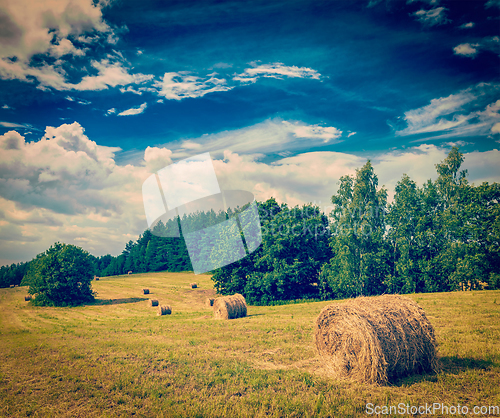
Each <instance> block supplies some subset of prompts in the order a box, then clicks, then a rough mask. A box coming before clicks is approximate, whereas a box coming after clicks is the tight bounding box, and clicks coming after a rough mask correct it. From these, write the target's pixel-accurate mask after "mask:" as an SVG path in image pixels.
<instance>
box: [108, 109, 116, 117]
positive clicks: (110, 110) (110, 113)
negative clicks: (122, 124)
mask: <svg viewBox="0 0 500 418" xmlns="http://www.w3.org/2000/svg"><path fill="white" fill-rule="evenodd" d="M113 113H116V109H115V108H114V107H112V108H111V109H108V110H107V111H106V116H109V115H112V114H113Z"/></svg>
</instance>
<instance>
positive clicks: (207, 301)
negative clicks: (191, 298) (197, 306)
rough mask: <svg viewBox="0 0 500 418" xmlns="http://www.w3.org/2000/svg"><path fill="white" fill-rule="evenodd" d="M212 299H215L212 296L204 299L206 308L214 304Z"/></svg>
mask: <svg viewBox="0 0 500 418" xmlns="http://www.w3.org/2000/svg"><path fill="white" fill-rule="evenodd" d="M214 300H215V299H214V298H207V299H206V300H205V306H206V307H207V308H210V307H212V306H214Z"/></svg>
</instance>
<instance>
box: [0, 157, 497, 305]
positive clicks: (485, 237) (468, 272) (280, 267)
mask: <svg viewBox="0 0 500 418" xmlns="http://www.w3.org/2000/svg"><path fill="white" fill-rule="evenodd" d="M463 160H464V158H463V154H461V153H460V152H459V149H458V148H457V147H453V148H452V150H451V151H450V153H449V154H448V156H447V157H446V159H445V160H444V161H442V162H441V163H439V164H437V165H436V170H437V174H438V177H437V179H436V181H431V180H428V181H427V182H426V183H425V184H423V185H422V186H421V187H418V186H417V184H416V183H415V182H414V181H413V180H411V178H410V177H409V176H407V175H406V174H405V175H403V177H402V178H401V180H400V181H399V182H398V183H397V185H396V188H395V195H394V200H393V202H391V203H390V204H388V203H387V190H385V189H384V188H380V187H379V186H378V178H377V176H376V174H375V172H374V170H373V166H372V165H371V163H370V161H368V162H367V163H366V164H365V165H364V166H363V167H361V168H360V169H358V170H356V174H355V175H354V176H343V177H341V179H340V184H339V188H338V191H337V192H336V194H335V195H334V196H332V205H333V211H332V212H331V213H327V214H325V213H323V212H322V211H321V210H320V208H319V207H317V206H315V205H313V204H306V205H302V206H300V207H299V206H296V207H289V206H288V205H286V204H278V203H277V202H276V200H275V199H274V198H271V199H268V200H267V201H265V202H257V206H258V211H259V217H260V222H261V227H262V228H261V229H262V244H261V245H260V246H259V247H258V248H257V250H256V251H254V252H252V253H251V254H249V255H247V256H246V257H244V258H242V259H241V260H239V261H237V262H235V263H232V264H229V265H227V266H225V267H222V268H218V269H216V270H214V271H213V272H212V273H213V276H212V280H213V281H214V284H215V288H216V290H217V291H218V292H219V293H221V294H232V293H242V294H243V295H244V296H245V297H246V299H247V300H248V301H249V302H250V303H253V304H271V303H278V302H279V301H283V300H294V299H311V298H318V299H333V298H346V297H355V296H359V295H377V294H382V293H414V292H446V291H455V290H467V289H478V288H488V289H497V288H500V252H499V247H500V205H499V204H498V203H499V200H500V199H499V198H500V185H499V184H498V183H493V184H488V183H483V184H481V185H479V186H474V185H471V184H469V183H468V181H467V172H466V171H465V170H460V167H461V165H462V163H463ZM231 215H234V213H232V212H229V213H215V212H213V211H210V212H208V213H196V214H192V215H190V216H191V217H192V218H191V219H190V222H186V220H185V219H184V222H183V224H184V225H186V224H191V225H194V226H196V225H197V224H200V225H204V224H207V222H209V224H214V223H217V222H219V221H220V220H222V219H228V218H230V217H231ZM178 222H179V219H172V220H169V221H167V222H166V223H162V222H159V223H158V224H157V225H156V226H155V229H154V230H153V232H151V231H150V230H146V231H145V232H144V233H143V234H142V235H141V236H139V238H138V239H137V241H135V242H134V241H129V242H128V243H127V244H126V246H125V249H124V250H123V252H122V254H120V255H119V256H111V255H109V254H108V255H105V256H101V257H93V256H92V257H91V259H92V261H93V266H94V271H93V273H94V274H96V275H98V276H110V275H119V274H126V273H127V272H128V271H132V272H134V273H139V272H149V271H188V270H192V266H191V261H190V258H189V254H188V250H187V247H186V244H185V241H184V237H183V235H182V228H179V223H178ZM172 230H176V231H179V233H180V237H172V234H171V232H172ZM200 245H201V247H203V245H202V244H200ZM201 247H200V248H201ZM228 251H231V248H230V247H228V248H225V249H223V251H219V253H220V254H221V255H220V256H221V257H224V256H225V255H226V256H227V252H228ZM222 253H224V254H222ZM219 265H220V264H219ZM27 266H28V263H21V264H20V265H13V266H10V267H2V268H1V269H0V284H1V285H2V286H5V285H6V286H8V285H10V284H19V283H21V280H20V279H19V276H20V275H21V273H22V274H25V273H26V271H27ZM14 277H15V279H14ZM20 277H21V279H22V275H21V276H20ZM14 281H15V283H14Z"/></svg>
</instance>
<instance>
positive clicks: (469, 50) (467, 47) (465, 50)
mask: <svg viewBox="0 0 500 418" xmlns="http://www.w3.org/2000/svg"><path fill="white" fill-rule="evenodd" d="M478 46H479V44H460V45H457V46H456V47H455V48H453V52H454V53H455V55H463V56H464V57H475V56H476V55H477V53H478V50H477V47H478Z"/></svg>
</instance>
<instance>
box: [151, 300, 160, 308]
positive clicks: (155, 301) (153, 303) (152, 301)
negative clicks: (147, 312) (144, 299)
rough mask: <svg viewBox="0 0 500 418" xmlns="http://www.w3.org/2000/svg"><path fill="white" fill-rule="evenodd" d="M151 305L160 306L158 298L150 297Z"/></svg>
mask: <svg viewBox="0 0 500 418" xmlns="http://www.w3.org/2000/svg"><path fill="white" fill-rule="evenodd" d="M149 306H151V307H153V306H158V300H157V299H149Z"/></svg>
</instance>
